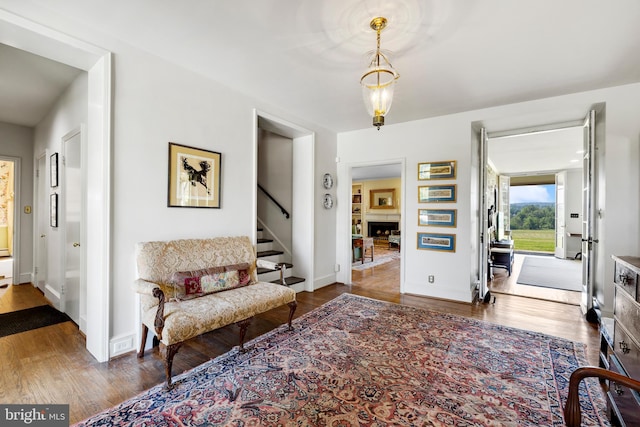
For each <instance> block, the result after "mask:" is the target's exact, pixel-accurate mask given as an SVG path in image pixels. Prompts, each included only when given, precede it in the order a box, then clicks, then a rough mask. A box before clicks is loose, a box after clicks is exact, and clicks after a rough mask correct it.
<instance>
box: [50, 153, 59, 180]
mask: <svg viewBox="0 0 640 427" xmlns="http://www.w3.org/2000/svg"><path fill="white" fill-rule="evenodd" d="M49 171H50V172H51V174H50V175H51V176H50V177H49V180H50V181H51V187H57V186H58V153H53V154H52V155H51V157H49Z"/></svg>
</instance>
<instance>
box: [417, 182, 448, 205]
mask: <svg viewBox="0 0 640 427" xmlns="http://www.w3.org/2000/svg"><path fill="white" fill-rule="evenodd" d="M455 201H456V184H448V185H422V186H420V187H418V203H446V202H455Z"/></svg>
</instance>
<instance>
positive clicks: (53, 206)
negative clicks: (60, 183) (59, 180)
mask: <svg viewBox="0 0 640 427" xmlns="http://www.w3.org/2000/svg"><path fill="white" fill-rule="evenodd" d="M49 225H50V226H51V227H54V228H55V227H57V226H58V193H53V194H52V195H51V196H49Z"/></svg>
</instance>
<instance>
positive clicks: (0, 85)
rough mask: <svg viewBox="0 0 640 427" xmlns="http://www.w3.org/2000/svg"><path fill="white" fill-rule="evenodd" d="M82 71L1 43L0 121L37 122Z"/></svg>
mask: <svg viewBox="0 0 640 427" xmlns="http://www.w3.org/2000/svg"><path fill="white" fill-rule="evenodd" d="M81 72H82V71H81V70H78V69H77V68H73V67H70V66H68V65H65V64H61V63H59V62H55V61H51V60H49V59H46V58H43V57H41V56H37V55H33V54H31V53H27V52H25V51H23V50H19V49H16V48H13V47H10V46H7V45H4V44H0V122H5V123H13V124H17V125H22V126H28V127H33V126H35V125H37V124H38V123H39V122H40V120H42V119H43V118H44V116H45V115H46V114H47V112H48V111H49V110H50V109H51V107H52V106H53V103H54V102H55V101H56V100H57V99H58V97H59V96H60V95H61V94H62V92H64V90H65V89H66V88H67V87H69V85H70V84H71V82H73V81H74V80H75V79H76V77H77V76H78V74H80V73H81Z"/></svg>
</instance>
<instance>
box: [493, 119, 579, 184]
mask: <svg viewBox="0 0 640 427" xmlns="http://www.w3.org/2000/svg"><path fill="white" fill-rule="evenodd" d="M582 145H583V128H582V126H578V127H571V128H566V129H561V130H554V131H548V132H540V133H535V134H522V135H516V136H508V137H502V138H490V139H489V143H488V156H489V159H490V161H491V163H492V164H493V166H494V167H495V168H496V170H497V171H498V173H500V174H501V175H511V176H514V175H531V174H540V173H543V172H551V173H553V172H557V171H561V170H567V169H579V168H582V153H583V149H582Z"/></svg>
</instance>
